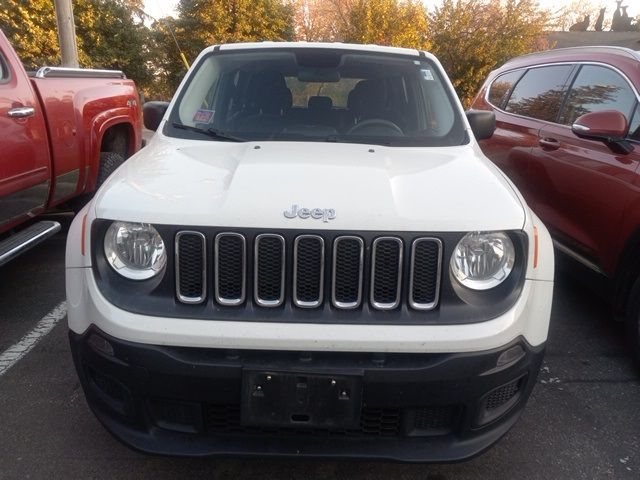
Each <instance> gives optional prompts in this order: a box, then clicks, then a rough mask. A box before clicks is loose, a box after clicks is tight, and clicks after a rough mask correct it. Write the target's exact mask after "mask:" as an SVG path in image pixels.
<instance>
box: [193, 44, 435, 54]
mask: <svg viewBox="0 0 640 480" xmlns="http://www.w3.org/2000/svg"><path fill="white" fill-rule="evenodd" d="M262 48H264V49H278V48H282V49H285V48H286V49H290V48H324V49H331V50H352V51H353V50H355V51H361V52H376V53H395V54H399V55H412V56H419V55H421V54H423V53H422V52H421V51H420V50H415V49H412V48H400V47H387V46H381V45H373V44H366V45H363V44H356V43H341V42H269V41H267V42H244V43H226V44H222V45H214V46H211V47H208V48H207V49H205V51H204V52H203V53H207V52H209V51H214V50H218V49H219V50H253V49H262ZM424 54H426V55H428V56H430V57H431V55H430V54H428V53H427V52H424Z"/></svg>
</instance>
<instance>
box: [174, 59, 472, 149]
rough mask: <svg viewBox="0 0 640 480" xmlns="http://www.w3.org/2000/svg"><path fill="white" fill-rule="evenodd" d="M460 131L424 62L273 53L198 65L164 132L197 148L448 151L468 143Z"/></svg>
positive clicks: (435, 71)
mask: <svg viewBox="0 0 640 480" xmlns="http://www.w3.org/2000/svg"><path fill="white" fill-rule="evenodd" d="M463 125H464V124H463V122H462V120H461V115H460V112H459V109H458V107H457V105H456V102H455V99H454V98H453V97H452V95H451V93H450V92H449V89H448V88H446V86H445V84H444V82H443V79H442V77H441V74H440V70H439V68H438V67H437V66H436V65H435V64H433V63H431V62H430V61H429V60H428V59H426V58H423V57H418V56H403V55H397V54H394V55H390V54H382V53H372V52H358V51H350V50H335V49H333V50H323V49H304V48H291V49H284V48H282V47H280V48H278V49H277V50H249V51H226V52H225V51H222V52H216V53H212V54H210V55H208V56H206V57H204V58H203V59H202V60H201V61H200V63H199V65H197V67H196V68H195V69H194V72H193V73H192V75H191V76H190V78H189V79H188V81H187V86H186V88H185V89H184V90H183V93H181V95H180V96H179V98H178V99H177V102H176V108H174V109H173V111H172V113H171V117H170V122H169V123H168V125H167V127H166V129H165V133H166V134H167V135H169V136H175V137H181V138H194V139H203V140H229V139H231V138H233V139H235V140H236V141H237V140H238V139H240V140H243V139H244V140H261V141H263V140H276V141H277V140H287V141H296V140H302V141H319V142H320V141H332V142H348V143H373V144H376V143H378V144H383V145H397V146H453V145H461V144H463V143H466V142H468V138H467V135H466V132H465V129H464V126H463ZM196 129H199V130H202V131H203V134H200V133H199V132H198V131H197V130H196ZM207 130H208V131H209V134H205V133H204V132H206V131H207ZM211 131H214V132H216V135H211V134H210V132H211Z"/></svg>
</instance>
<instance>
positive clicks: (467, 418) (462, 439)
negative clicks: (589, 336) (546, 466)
mask: <svg viewBox="0 0 640 480" xmlns="http://www.w3.org/2000/svg"><path fill="white" fill-rule="evenodd" d="M69 338H70V342H71V350H72V352H73V358H74V362H75V365H76V369H77V371H78V375H79V377H80V380H81V382H82V386H83V388H84V391H85V395H86V398H87V402H88V403H89V405H90V406H91V408H92V410H93V412H94V413H95V415H96V416H97V417H98V419H99V420H100V421H101V422H102V423H103V424H104V426H105V427H106V428H107V429H108V430H109V431H110V432H111V433H113V434H114V435H115V436H116V437H117V438H118V439H119V440H121V441H123V442H124V443H125V444H127V445H129V446H131V447H133V448H136V449H138V450H142V451H144V452H148V453H157V454H170V455H195V456H199V455H247V454H248V455H279V456H299V455H304V456H309V457H324V458H376V459H387V460H398V461H407V462H442V461H456V460H462V459H466V458H469V457H471V456H474V455H476V454H478V453H480V452H482V451H483V450H485V449H486V448H488V447H489V446H491V445H492V444H493V443H494V442H496V441H497V440H498V439H499V438H500V437H501V436H502V435H504V434H505V433H506V432H507V431H508V430H509V428H511V426H512V425H513V424H514V423H515V421H516V420H517V419H518V417H519V415H520V413H521V412H522V409H523V408H524V405H525V403H526V400H527V398H528V397H529V394H530V392H531V390H532V388H533V386H534V384H535V379H536V377H537V373H538V370H539V368H540V363H541V361H542V357H543V354H544V346H540V347H537V348H532V347H530V346H529V345H528V344H527V343H526V341H524V340H523V339H518V340H516V341H514V342H512V343H511V344H509V345H506V346H505V347H503V348H500V349H496V350H491V351H485V352H476V353H452V354H379V353H376V354H374V353H344V352H285V351H256V350H227V349H203V348H186V347H166V346H155V345H146V344H138V343H132V342H125V341H121V340H117V339H115V338H112V337H110V336H108V335H106V334H104V333H102V332H100V331H99V330H98V329H96V328H91V329H90V330H89V331H87V332H85V334H83V335H78V334H75V333H73V332H70V333H69ZM505 352H507V353H505ZM256 372H257V373H256ZM271 372H272V374H273V376H274V378H275V379H281V376H282V378H284V377H286V378H290V375H289V374H291V373H294V374H295V375H296V376H298V377H299V379H302V381H304V382H306V381H307V380H309V381H312V380H313V379H314V378H315V379H318V378H319V382H320V383H322V382H323V381H324V378H326V379H327V380H329V379H332V376H335V378H337V379H338V381H339V382H343V381H346V382H351V383H347V385H349V386H350V387H351V386H357V387H354V389H355V388H357V389H358V392H357V394H355V395H352V397H355V399H354V400H352V404H353V405H355V408H356V411H355V413H353V412H352V413H351V415H352V420H353V421H351V422H350V424H349V425H346V424H345V425H340V424H339V422H338V423H336V422H333V423H331V421H329V423H326V422H324V423H320V424H314V423H313V419H314V418H315V417H314V414H316V413H320V415H319V417H323V415H324V413H327V412H319V411H318V409H319V407H318V404H315V405H312V406H309V407H308V408H309V411H310V412H311V417H309V416H307V415H302V416H301V415H294V416H292V417H295V419H294V420H296V422H293V421H291V422H288V421H285V422H284V423H281V424H278V423H277V422H276V423H273V422H271V423H269V421H267V422H260V421H259V417H260V415H255V413H256V412H248V411H247V410H248V409H249V407H247V405H256V404H255V402H253V403H251V402H248V401H247V399H246V397H247V395H248V393H247V392H248V390H247V389H248V388H249V389H251V388H254V387H251V386H247V379H248V378H252V379H253V378H258V377H260V378H263V379H266V376H267V373H271ZM263 373H264V375H263V376H261V375H262V374H263ZM256 375H257V376H256ZM298 377H294V378H298ZM243 378H244V385H243ZM269 378H271V377H269ZM313 381H316V380H313ZM293 383H294V384H295V380H294V382H293ZM316 383H318V381H316ZM303 386H304V385H303ZM243 388H244V392H245V393H244V394H243ZM293 388H295V387H293ZM323 388H324V387H323ZM287 391H290V390H287ZM314 398H315V397H314ZM276 403H278V402H276ZM282 403H283V406H280V407H278V406H275V407H274V408H276V409H279V413H282V412H283V411H284V412H285V413H286V412H288V410H287V408H288V407H287V406H286V405H288V404H291V403H292V400H291V399H289V398H282ZM324 405H326V403H324ZM252 408H253V407H252ZM327 408H328V407H327ZM243 409H244V411H243ZM267 410H268V408H267ZM332 415H333V414H332V413H331V412H329V417H330V418H331V416H332ZM341 415H342V414H340V415H337V416H336V415H334V420H335V419H337V418H343V417H344V415H342V416H341ZM347 416H348V415H347ZM285 417H286V415H285ZM274 418H275V417H274ZM287 418H288V417H287ZM309 418H311V421H310V422H309ZM323 418H324V417H323ZM279 421H280V420H279ZM305 422H309V423H305Z"/></svg>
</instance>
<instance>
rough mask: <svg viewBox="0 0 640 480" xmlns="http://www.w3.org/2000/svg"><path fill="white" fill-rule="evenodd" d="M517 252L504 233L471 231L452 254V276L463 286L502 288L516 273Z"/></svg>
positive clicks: (473, 288) (477, 288)
mask: <svg viewBox="0 0 640 480" xmlns="http://www.w3.org/2000/svg"><path fill="white" fill-rule="evenodd" d="M515 258H516V252H515V248H514V246H513V242H512V241H511V239H510V238H509V236H508V235H507V234H505V233H503V232H471V233H468V234H466V235H465V236H464V237H463V238H462V240H460V241H459V242H458V245H456V248H455V250H454V251H453V255H451V265H450V268H451V273H452V275H453V277H454V278H455V279H456V280H457V281H458V282H459V283H460V284H461V285H463V286H465V287H467V288H470V289H472V290H489V289H490V288H493V287H496V286H498V285H500V284H501V283H502V282H503V281H504V280H506V278H507V277H508V276H509V274H510V273H511V271H512V270H513V265H514V263H515Z"/></svg>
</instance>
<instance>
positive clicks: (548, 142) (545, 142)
mask: <svg viewBox="0 0 640 480" xmlns="http://www.w3.org/2000/svg"><path fill="white" fill-rule="evenodd" d="M538 144H539V145H540V146H541V147H542V148H544V149H545V150H557V149H559V148H560V142H559V141H558V140H556V139H555V138H541V139H540V140H538Z"/></svg>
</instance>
